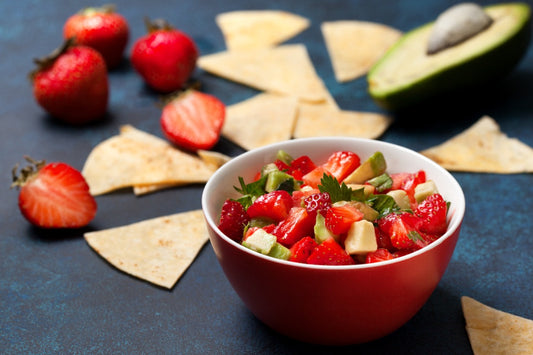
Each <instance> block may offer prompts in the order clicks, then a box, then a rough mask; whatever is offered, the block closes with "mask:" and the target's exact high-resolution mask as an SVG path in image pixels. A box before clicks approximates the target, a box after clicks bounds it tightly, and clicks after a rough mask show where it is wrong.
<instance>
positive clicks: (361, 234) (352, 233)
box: [344, 219, 378, 255]
mask: <svg viewBox="0 0 533 355" xmlns="http://www.w3.org/2000/svg"><path fill="white" fill-rule="evenodd" d="M377 248H378V244H377V241H376V234H375V230H374V224H373V223H372V222H370V221H367V220H364V219H363V220H360V221H357V222H354V223H352V225H351V227H350V229H349V230H348V235H347V237H346V240H345V241H344V249H345V250H346V252H347V253H348V254H351V255H354V254H355V255H364V254H367V253H370V252H371V251H376V250H377Z"/></svg>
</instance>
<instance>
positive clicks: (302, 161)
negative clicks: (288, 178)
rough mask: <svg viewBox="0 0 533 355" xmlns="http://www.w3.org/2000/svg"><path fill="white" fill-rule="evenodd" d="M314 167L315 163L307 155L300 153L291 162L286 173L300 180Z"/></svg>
mask: <svg viewBox="0 0 533 355" xmlns="http://www.w3.org/2000/svg"><path fill="white" fill-rule="evenodd" d="M314 168H316V165H315V163H314V162H313V161H312V160H311V158H309V157H308V156H307V155H302V156H300V157H298V158H296V159H294V160H293V161H292V162H291V164H290V167H289V169H288V171H287V173H288V174H290V175H292V176H293V177H294V178H295V179H296V180H301V179H302V177H303V176H304V175H305V174H307V173H308V172H310V171H312V170H313V169H314Z"/></svg>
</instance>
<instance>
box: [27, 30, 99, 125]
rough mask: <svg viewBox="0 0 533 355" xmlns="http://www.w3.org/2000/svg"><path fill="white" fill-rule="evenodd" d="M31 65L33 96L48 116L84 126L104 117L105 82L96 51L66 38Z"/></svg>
mask: <svg viewBox="0 0 533 355" xmlns="http://www.w3.org/2000/svg"><path fill="white" fill-rule="evenodd" d="M35 63H36V64H37V69H36V70H34V71H33V72H32V73H31V74H30V79H31V81H32V84H33V94H34V96H35V99H36V100H37V103H38V104H39V105H40V106H41V107H42V108H44V109H45V110H46V111H47V112H48V113H50V114H51V115H52V116H54V117H56V118H58V119H60V120H62V121H64V122H67V123H71V124H84V123H88V122H91V121H94V120H97V119H99V118H101V117H102V116H103V115H104V114H105V112H106V110H107V103H108V97H109V83H108V78H107V70H106V65H105V62H104V59H103V58H102V56H101V55H100V53H98V52H97V51H96V50H94V49H92V48H90V47H87V46H78V45H74V44H73V40H72V39H70V40H67V41H65V42H64V44H63V45H62V46H61V47H60V48H58V49H56V50H55V51H54V52H53V53H52V54H50V55H49V56H48V57H45V58H42V59H35Z"/></svg>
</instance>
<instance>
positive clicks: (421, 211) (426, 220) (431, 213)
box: [415, 194, 448, 235]
mask: <svg viewBox="0 0 533 355" xmlns="http://www.w3.org/2000/svg"><path fill="white" fill-rule="evenodd" d="M446 212H447V205H446V201H445V200H444V199H443V198H442V196H441V195H440V194H433V195H430V196H428V197H427V198H426V199H425V200H424V201H422V202H421V203H420V204H419V205H418V207H417V209H416V210H415V215H417V216H418V217H419V218H420V222H419V225H418V228H419V229H420V231H422V232H424V233H428V234H434V235H442V234H444V233H445V232H446V229H447V227H448V225H447V223H446Z"/></svg>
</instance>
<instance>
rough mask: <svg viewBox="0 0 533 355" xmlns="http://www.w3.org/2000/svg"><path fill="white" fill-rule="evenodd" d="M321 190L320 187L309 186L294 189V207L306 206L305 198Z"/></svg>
mask: <svg viewBox="0 0 533 355" xmlns="http://www.w3.org/2000/svg"><path fill="white" fill-rule="evenodd" d="M319 192H320V190H319V189H313V188H310V187H308V186H307V187H305V188H303V189H300V190H296V191H293V192H292V202H293V203H292V205H293V206H294V207H305V205H304V200H305V199H306V198H307V197H309V196H311V195H313V194H317V193H319Z"/></svg>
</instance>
